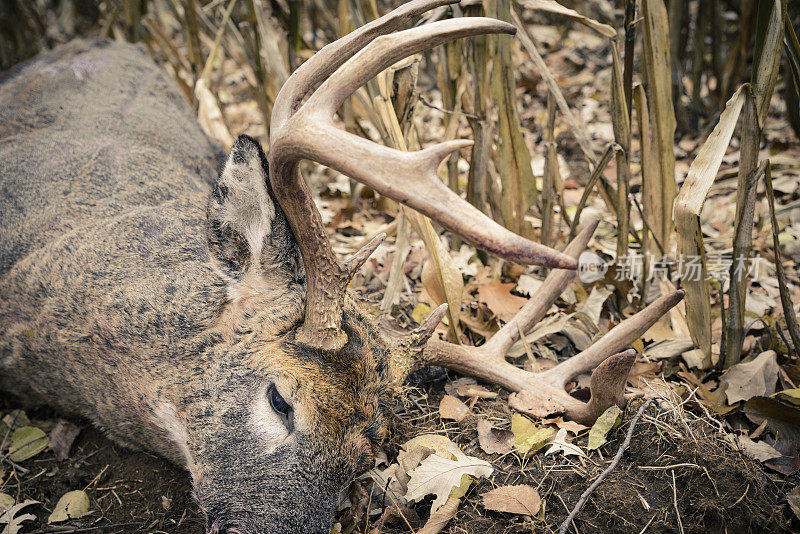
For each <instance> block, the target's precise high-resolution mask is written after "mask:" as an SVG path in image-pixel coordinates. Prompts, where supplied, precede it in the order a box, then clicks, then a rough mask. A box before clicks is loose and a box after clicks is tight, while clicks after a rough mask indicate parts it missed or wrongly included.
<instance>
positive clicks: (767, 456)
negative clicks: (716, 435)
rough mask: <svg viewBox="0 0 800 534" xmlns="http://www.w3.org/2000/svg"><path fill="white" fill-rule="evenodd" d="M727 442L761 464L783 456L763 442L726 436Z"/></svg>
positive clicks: (743, 437) (745, 437)
mask: <svg viewBox="0 0 800 534" xmlns="http://www.w3.org/2000/svg"><path fill="white" fill-rule="evenodd" d="M725 440H726V441H728V442H729V443H731V444H734V445H736V446H738V448H739V449H741V450H742V452H744V453H745V454H746V455H747V456H749V457H750V458H753V459H754V460H758V461H759V462H766V461H768V460H773V459H775V458H780V457H781V456H782V455H781V453H780V452H778V451H777V450H776V449H775V447H773V446H772V445H770V444H768V443H765V442H763V441H753V440H752V439H750V438H748V437H747V436H734V435H733V434H726V435H725Z"/></svg>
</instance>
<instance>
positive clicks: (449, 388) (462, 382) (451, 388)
mask: <svg viewBox="0 0 800 534" xmlns="http://www.w3.org/2000/svg"><path fill="white" fill-rule="evenodd" d="M477 383H478V382H477V381H476V380H475V379H474V378H471V377H468V376H464V377H461V378H456V379H455V380H450V381H449V382H447V383H446V384H445V385H444V390H445V391H446V392H447V394H448V395H453V396H454V397H455V396H456V395H458V388H460V387H461V386H474V385H477Z"/></svg>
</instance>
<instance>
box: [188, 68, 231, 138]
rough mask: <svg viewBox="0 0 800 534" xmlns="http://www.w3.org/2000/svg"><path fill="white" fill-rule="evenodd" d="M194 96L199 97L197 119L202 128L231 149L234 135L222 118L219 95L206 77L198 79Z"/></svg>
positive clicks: (208, 134)
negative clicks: (211, 88) (214, 91)
mask: <svg viewBox="0 0 800 534" xmlns="http://www.w3.org/2000/svg"><path fill="white" fill-rule="evenodd" d="M194 96H195V98H196V99H197V105H198V108H197V121H198V122H199V123H200V128H202V129H203V131H204V132H205V134H206V135H207V136H209V137H210V138H211V139H214V140H215V141H217V142H218V143H220V144H221V145H222V146H223V147H224V148H225V150H226V151H227V150H230V148H231V147H232V146H233V141H234V139H233V136H232V135H231V132H230V130H228V126H227V125H226V124H225V121H224V120H223V118H222V111H221V110H220V109H219V102H218V101H217V97H216V96H214V93H212V92H211V90H210V89H209V88H208V87H207V85H206V81H205V80H204V79H202V78H201V79H199V80H197V83H196V84H195V86H194Z"/></svg>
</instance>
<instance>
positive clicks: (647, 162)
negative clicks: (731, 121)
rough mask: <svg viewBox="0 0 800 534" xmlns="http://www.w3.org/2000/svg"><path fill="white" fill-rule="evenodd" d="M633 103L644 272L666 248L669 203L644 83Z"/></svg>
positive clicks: (635, 92)
mask: <svg viewBox="0 0 800 534" xmlns="http://www.w3.org/2000/svg"><path fill="white" fill-rule="evenodd" d="M633 105H634V107H635V108H636V120H637V121H638V125H639V132H638V133H639V147H640V159H641V168H642V171H641V172H642V193H641V194H642V205H641V206H639V204H638V203H637V207H640V215H641V217H642V222H643V223H644V227H645V230H646V231H644V232H642V253H643V255H644V261H645V265H644V272H649V269H650V258H651V257H653V255H655V254H657V253H660V254H664V252H665V250H664V248H663V244H662V243H661V237H660V236H661V234H662V232H661V229H662V228H663V225H664V216H665V214H666V213H667V210H668V209H670V207H667V206H664V204H663V203H664V197H663V195H662V194H661V173H660V169H659V166H658V161H659V160H658V153H657V152H656V144H655V142H654V140H653V130H652V128H651V127H650V111H649V109H648V106H647V95H646V94H645V91H644V87H642V85H641V84H636V85H635V86H634V87H633ZM649 284H650V280H649V277H648V276H643V277H642V284H641V292H640V294H642V295H647V291H648V288H649Z"/></svg>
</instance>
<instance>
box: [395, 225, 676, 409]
mask: <svg viewBox="0 0 800 534" xmlns="http://www.w3.org/2000/svg"><path fill="white" fill-rule="evenodd" d="M596 227H597V223H596V222H595V223H593V224H591V225H590V226H589V227H587V228H585V229H584V230H583V231H582V232H581V233H580V234H579V235H578V236H577V237H576V238H575V239H573V241H572V242H571V243H570V244H569V245H568V246H567V248H566V249H565V252H566V253H567V254H569V255H570V256H572V257H575V258H577V257H578V256H579V255H580V253H581V252H582V251H583V250H584V249H585V247H586V245H587V243H588V242H589V239H590V238H591V236H592V233H593V232H594V230H595V228H596ZM573 278H574V273H572V272H569V271H564V270H554V271H552V272H551V273H550V274H549V275H548V276H547V278H546V279H545V281H544V283H543V284H542V285H541V286H540V288H539V289H538V290H537V291H536V292H535V293H534V295H533V296H532V297H531V298H530V300H529V301H528V303H527V304H526V305H525V306H523V308H522V309H521V310H520V312H519V313H518V314H517V316H516V317H515V318H514V319H512V320H511V321H510V322H509V323H508V324H506V325H505V326H504V327H503V328H502V329H501V330H500V331H499V332H498V333H497V334H495V336H494V337H492V338H491V339H490V340H489V341H488V342H487V343H486V344H484V345H483V346H480V347H466V346H463V345H455V344H452V343H447V342H445V341H442V340H440V339H432V340H430V341H429V342H428V344H427V347H426V348H425V350H424V351H423V352H422V353H421V354H410V353H405V354H402V353H401V354H398V355H395V356H394V359H393V361H392V367H396V368H395V369H392V371H391V375H392V377H393V378H394V379H395V380H397V381H400V382H402V381H403V380H404V379H405V376H406V374H407V373H409V372H411V371H413V370H415V369H417V368H419V367H422V366H424V365H440V366H442V367H447V368H450V369H453V370H454V371H457V372H459V373H462V374H465V375H470V376H473V377H475V378H478V379H481V380H485V381H487V382H490V383H494V384H497V385H499V386H502V387H504V388H506V389H508V390H510V391H512V395H511V396H510V397H509V404H510V406H511V407H512V408H514V409H517V410H520V411H524V412H526V413H530V414H532V415H536V416H539V417H546V416H548V415H551V414H554V413H563V414H564V415H565V416H566V417H567V418H569V419H573V420H575V421H579V422H582V423H585V424H591V423H593V422H594V420H595V419H596V418H597V417H598V416H599V415H600V414H601V413H603V411H605V410H606V409H607V408H608V407H609V406H611V405H612V404H622V403H623V401H624V395H623V393H624V389H625V382H626V379H627V377H628V373H629V372H630V369H631V366H632V365H633V362H634V359H635V354H636V353H635V351H633V350H628V351H624V352H621V353H620V352H619V351H620V350H622V349H624V348H625V347H627V346H629V345H630V344H631V343H632V342H633V341H635V340H636V339H638V338H639V337H641V335H642V334H644V332H645V331H646V330H647V329H648V328H650V327H651V326H652V325H653V324H654V323H655V322H656V321H657V320H658V319H659V318H660V317H661V316H662V315H664V314H665V313H667V312H668V311H669V310H670V308H672V307H673V306H675V305H676V304H677V303H678V302H679V301H680V300H681V299H682V298H683V294H684V292H683V291H676V292H674V293H672V294H669V295H665V296H663V297H661V298H659V299H657V300H656V301H654V302H653V303H652V304H650V305H649V306H647V307H646V308H645V309H644V310H642V311H640V312H639V313H637V314H636V315H634V316H632V317H629V318H628V319H625V320H624V321H622V322H621V323H620V324H619V325H617V326H616V327H615V328H613V329H612V330H611V331H610V332H608V333H607V334H606V335H605V336H603V337H602V338H601V339H600V340H598V341H597V342H595V343H594V344H593V345H592V346H591V347H589V348H588V349H586V350H585V351H583V352H582V353H580V354H577V355H575V356H573V357H572V358H570V359H568V360H566V361H564V362H562V363H560V364H558V365H557V366H556V367H554V368H553V369H550V370H548V371H544V372H541V373H531V372H528V371H525V370H523V369H520V368H519V367H517V366H515V365H512V364H511V363H509V362H507V361H506V359H505V355H506V352H507V351H508V349H509V348H510V347H511V345H512V344H513V342H514V341H516V340H517V339H519V332H518V331H519V329H522V330H523V331H526V330H528V329H529V328H530V327H531V326H533V325H534V324H535V323H536V322H537V321H538V320H540V319H541V318H542V317H543V316H544V314H545V313H546V311H547V310H548V309H549V308H550V306H552V304H553V303H554V302H555V300H556V299H557V298H558V296H559V295H560V294H561V292H562V291H563V290H564V288H565V287H566V286H567V285H568V284H569V282H570V281H571V280H572V279H573ZM515 323H516V324H515ZM615 353H617V354H615ZM592 370H593V371H592ZM589 371H592V378H591V380H590V391H591V399H590V401H589V402H588V403H584V402H581V401H579V400H578V399H576V398H574V397H572V396H571V395H570V394H569V393H567V392H566V389H565V386H566V385H567V383H568V382H569V381H570V380H572V379H573V378H574V377H575V376H577V375H578V374H581V373H585V372H589Z"/></svg>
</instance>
